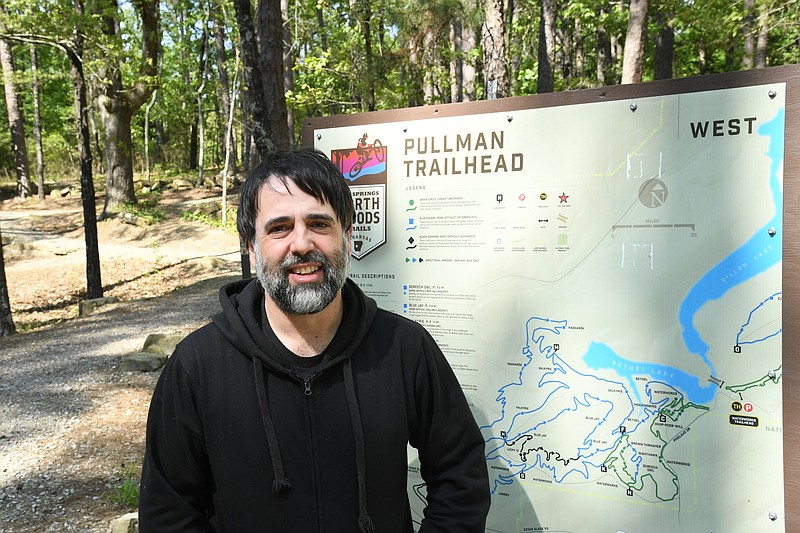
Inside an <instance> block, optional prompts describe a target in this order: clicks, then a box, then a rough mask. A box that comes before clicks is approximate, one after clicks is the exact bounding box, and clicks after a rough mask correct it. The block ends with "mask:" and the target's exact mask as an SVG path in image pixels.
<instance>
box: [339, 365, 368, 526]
mask: <svg viewBox="0 0 800 533" xmlns="http://www.w3.org/2000/svg"><path fill="white" fill-rule="evenodd" d="M342 374H343V375H344V389H345V393H346V394H347V405H348V407H349V408H350V422H351V423H352V424H353V437H354V438H355V443H356V474H357V476H358V529H360V530H361V533H374V532H375V524H373V523H372V519H371V518H370V517H369V514H367V475H366V471H367V466H366V464H367V459H366V457H367V454H366V446H365V445H364V428H363V426H362V425H361V411H360V410H359V408H358V399H357V398H356V387H355V383H354V381H353V365H352V364H351V363H350V359H349V358H348V359H346V360H345V362H344V365H343V366H342Z"/></svg>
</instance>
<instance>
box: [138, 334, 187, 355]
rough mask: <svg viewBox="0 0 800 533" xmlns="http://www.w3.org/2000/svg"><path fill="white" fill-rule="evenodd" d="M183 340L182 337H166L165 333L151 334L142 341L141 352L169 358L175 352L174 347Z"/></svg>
mask: <svg viewBox="0 0 800 533" xmlns="http://www.w3.org/2000/svg"><path fill="white" fill-rule="evenodd" d="M182 340H183V335H167V334H165V333H151V334H150V335H148V336H147V338H146V339H145V340H144V347H142V351H143V352H146V353H153V354H159V355H166V356H169V355H171V354H172V352H174V351H175V346H177V345H178V343H179V342H181V341H182Z"/></svg>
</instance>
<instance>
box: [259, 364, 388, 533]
mask: <svg viewBox="0 0 800 533" xmlns="http://www.w3.org/2000/svg"><path fill="white" fill-rule="evenodd" d="M253 371H254V373H255V377H256V394H257V395H258V405H259V407H260V408H261V420H262V422H263V424H264V433H265V434H266V436H267V443H268V444H269V452H270V455H271V456H272V473H273V476H274V477H275V481H274V482H273V484H272V490H273V492H275V493H276V494H280V493H282V492H284V491H287V490H289V489H291V488H292V485H291V483H290V482H289V480H288V479H287V478H286V473H285V471H284V469H283V460H282V459H281V451H280V446H279V445H278V437H277V435H276V434H275V426H274V424H273V423H272V415H271V413H270V410H269V402H268V401H267V389H266V387H265V384H264V367H263V365H262V364H261V361H260V360H259V358H258V357H254V358H253ZM342 374H343V378H344V388H345V394H346V396H347V406H348V408H349V410H350V423H351V424H352V427H353V439H354V441H355V446H356V476H357V478H358V529H359V530H360V532H361V533H375V524H374V523H373V522H372V519H371V518H370V517H369V514H368V513H367V475H366V471H367V467H366V464H367V459H366V457H367V454H366V446H365V444H364V427H363V426H362V425H361V411H360V410H359V407H358V398H357V397H356V387H355V382H354V380H353V366H352V364H351V362H350V359H346V360H345V362H344V364H343V365H342Z"/></svg>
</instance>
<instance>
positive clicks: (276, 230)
mask: <svg viewBox="0 0 800 533" xmlns="http://www.w3.org/2000/svg"><path fill="white" fill-rule="evenodd" d="M288 230H289V226H272V227H271V228H269V231H268V233H283V232H285V231H288Z"/></svg>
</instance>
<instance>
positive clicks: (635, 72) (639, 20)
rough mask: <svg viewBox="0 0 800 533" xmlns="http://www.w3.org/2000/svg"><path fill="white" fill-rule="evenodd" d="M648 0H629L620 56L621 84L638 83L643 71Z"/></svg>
mask: <svg viewBox="0 0 800 533" xmlns="http://www.w3.org/2000/svg"><path fill="white" fill-rule="evenodd" d="M647 4H648V0H631V7H630V14H629V17H628V32H627V34H626V36H625V51H624V52H623V56H622V83H623V84H627V83H640V82H641V81H642V73H643V71H644V46H645V39H646V35H647Z"/></svg>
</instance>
